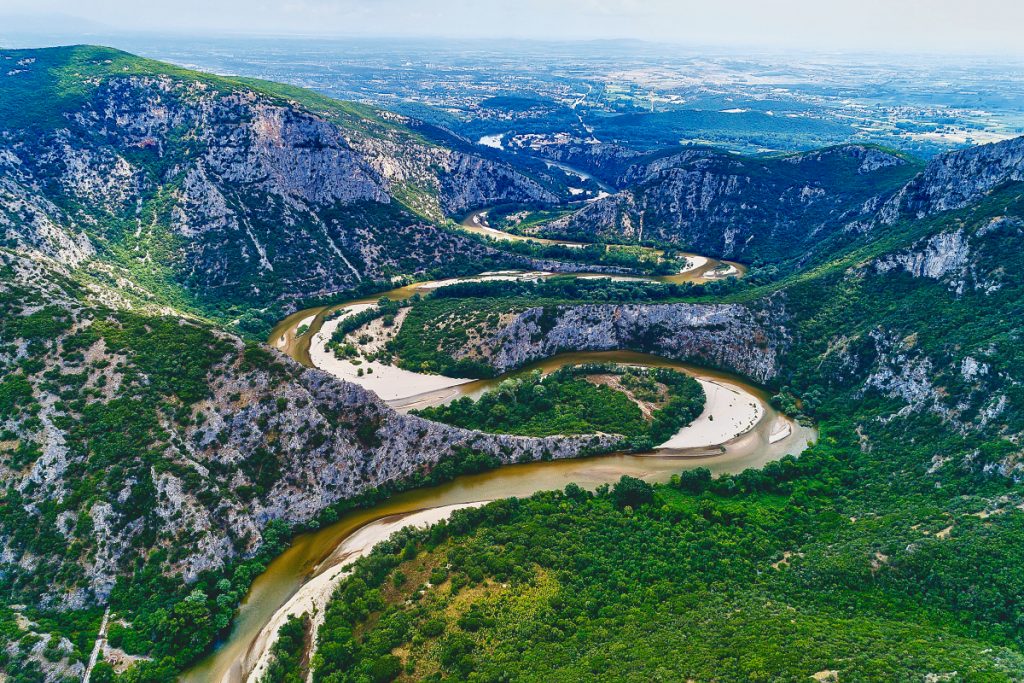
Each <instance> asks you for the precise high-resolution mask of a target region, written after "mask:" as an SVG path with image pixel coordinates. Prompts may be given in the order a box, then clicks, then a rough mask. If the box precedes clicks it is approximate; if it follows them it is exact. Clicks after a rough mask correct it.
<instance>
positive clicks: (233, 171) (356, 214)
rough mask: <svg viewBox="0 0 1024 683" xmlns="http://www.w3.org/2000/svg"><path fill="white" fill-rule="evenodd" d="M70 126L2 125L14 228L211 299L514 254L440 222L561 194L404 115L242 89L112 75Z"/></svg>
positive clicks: (8, 217) (35, 245)
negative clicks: (36, 129) (438, 138)
mask: <svg viewBox="0 0 1024 683" xmlns="http://www.w3.org/2000/svg"><path fill="white" fill-rule="evenodd" d="M64 118H65V119H66V125H65V126H64V127H61V128H58V129H56V130H54V131H52V132H50V133H44V134H42V135H29V134H22V133H21V132H20V131H10V132H9V133H7V134H4V133H3V123H2V122H0V235H3V237H4V238H5V240H6V241H7V242H8V243H13V244H16V245H18V246H21V247H24V248H31V249H36V250H39V251H41V252H42V253H44V254H46V255H49V256H54V257H59V258H61V259H62V260H63V261H65V262H67V263H71V264H79V263H82V262H84V261H86V260H88V259H89V258H90V257H91V256H92V255H93V254H94V252H95V250H96V246H95V245H96V244H98V243H104V244H107V245H112V246H113V247H114V252H115V253H116V254H118V256H119V258H120V260H121V261H123V262H124V263H123V265H125V266H126V267H127V268H128V269H130V270H132V271H147V272H149V273H150V274H152V275H155V276H158V277H162V278H167V277H168V275H169V276H170V278H171V279H172V280H173V281H174V282H175V283H176V284H177V285H179V286H181V287H183V288H185V289H188V290H189V291H190V293H191V294H192V295H194V296H197V297H207V298H210V297H212V298H216V299H228V300H232V301H239V300H242V301H249V302H252V301H255V302H259V303H262V302H270V301H274V300H278V301H280V300H281V299H299V298H308V297H311V296H318V295H319V296H326V295H331V294H335V293H338V292H342V291H347V290H350V289H352V288H353V287H354V286H356V285H358V284H359V283H360V282H361V281H363V280H374V281H377V280H387V279H389V278H390V277H392V276H393V275H395V274H396V273H398V272H402V273H409V272H413V271H415V272H426V271H427V270H430V269H433V268H436V267H438V266H442V265H446V264H450V263H451V262H452V260H453V258H454V257H456V256H465V257H471V258H478V259H479V258H492V259H495V258H499V257H498V256H497V255H495V254H494V253H493V250H490V249H488V248H487V247H484V246H482V245H480V244H478V243H476V242H474V241H471V240H469V239H467V238H466V237H465V236H463V235H460V234H457V233H454V232H452V231H447V230H442V229H440V228H438V227H437V226H436V225H435V224H436V223H438V222H440V221H442V220H445V219H446V217H449V216H455V217H458V216H460V215H461V213H462V212H465V211H468V210H469V209H470V208H475V207H480V206H487V205H492V204H496V203H502V202H542V203H545V202H554V201H557V199H558V196H557V195H556V194H555V193H554V192H553V191H552V190H551V189H550V188H549V187H546V186H544V185H542V184H541V182H539V181H538V180H536V179H534V178H529V177H527V176H525V175H522V174H520V173H519V172H517V171H516V170H515V169H513V168H512V167H511V166H508V165H506V164H503V163H501V162H498V161H494V160H490V159H485V158H482V157H477V156H474V155H472V154H470V153H466V152H463V151H457V150H453V149H448V148H446V147H444V146H441V145H438V144H434V143H431V142H429V141H427V140H426V139H425V138H424V137H422V136H419V135H415V134H414V133H413V128H412V127H411V126H413V124H414V123H415V122H413V121H411V120H408V119H404V118H403V117H398V118H397V120H391V119H389V118H387V116H385V114H384V113H376V112H373V111H372V110H366V111H365V112H363V113H361V114H360V115H358V116H357V115H352V116H351V117H349V118H343V117H339V116H338V115H336V114H332V113H331V112H329V111H323V112H319V111H313V110H312V109H310V108H307V107H304V106H302V105H300V104H298V103H296V102H291V101H287V100H284V99H283V98H281V97H276V96H272V95H270V94H267V93H265V92H262V91H259V90H255V89H250V88H247V87H243V86H241V85H239V86H235V87H231V88H228V89H225V88H224V87H221V86H215V85H211V84H210V83H207V82H205V81H203V80H199V79H191V80H190V79H188V78H183V77H180V76H175V77H171V76H159V75H158V76H114V77H108V78H107V79H106V80H103V81H102V82H100V83H99V84H98V85H97V87H96V88H95V90H94V91H93V92H92V93H91V94H90V96H89V97H88V98H86V99H85V101H84V102H82V103H78V104H76V105H75V107H74V108H72V109H69V110H68V111H67V112H64ZM417 214H418V215H417ZM505 265H513V264H512V263H506V264H505Z"/></svg>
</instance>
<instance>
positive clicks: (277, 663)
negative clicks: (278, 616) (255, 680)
mask: <svg viewBox="0 0 1024 683" xmlns="http://www.w3.org/2000/svg"><path fill="white" fill-rule="evenodd" d="M309 631H310V618H309V615H308V614H303V615H302V616H301V617H295V616H293V617H289V618H288V621H286V622H285V624H284V626H282V627H281V628H280V629H278V631H277V641H276V642H275V643H274V646H273V647H272V648H270V665H269V666H268V667H267V672H266V673H265V674H264V675H263V677H262V678H261V679H260V683H303V682H304V681H305V680H306V671H305V670H304V667H303V654H304V653H305V651H306V649H307V647H308V643H307V641H308V637H309Z"/></svg>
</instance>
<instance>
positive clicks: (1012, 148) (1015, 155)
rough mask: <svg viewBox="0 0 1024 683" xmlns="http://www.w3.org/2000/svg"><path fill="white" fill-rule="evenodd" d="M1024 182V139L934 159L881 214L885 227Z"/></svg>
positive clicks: (888, 203) (950, 208) (959, 205)
mask: <svg viewBox="0 0 1024 683" xmlns="http://www.w3.org/2000/svg"><path fill="white" fill-rule="evenodd" d="M1022 180H1024V137H1019V138H1014V139H1013V140H1007V141H1005V142H997V143H993V144H990V145H980V146H978V147H971V148H968V149H965V150H961V151H958V152H950V153H948V154H943V155H942V156H939V157H937V158H935V159H933V160H932V161H931V162H930V163H929V164H928V166H927V167H926V168H925V170H924V171H922V172H921V173H920V174H919V175H918V176H917V177H916V178H914V179H913V180H912V181H911V182H909V183H908V184H907V185H906V186H905V187H903V189H901V190H900V191H899V193H897V194H896V195H895V196H894V197H892V199H890V200H889V201H888V202H886V204H885V205H884V206H883V207H882V209H881V210H880V211H879V220H880V221H881V222H882V223H883V224H892V223H895V222H896V221H897V220H899V219H900V217H901V216H912V217H915V218H924V217H926V216H930V215H932V214H936V213H939V212H942V211H952V210H954V209H962V208H963V207H965V206H967V205H968V204H970V203H972V202H975V201H977V200H979V199H981V198H982V197H984V196H985V195H987V194H989V193H990V192H992V191H993V190H995V189H996V188H998V187H999V186H1001V185H1003V184H1005V183H1007V182H1012V181H1022Z"/></svg>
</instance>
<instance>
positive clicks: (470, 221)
mask: <svg viewBox="0 0 1024 683" xmlns="http://www.w3.org/2000/svg"><path fill="white" fill-rule="evenodd" d="M488 211H490V209H481V210H479V211H474V212H473V213H471V214H469V215H468V216H466V218H465V220H463V221H462V223H461V224H460V225H459V227H460V228H461V229H463V230H465V231H466V232H471V233H473V234H475V235H481V236H483V237H488V238H490V239H493V240H499V241H500V240H505V241H509V242H535V243H537V244H545V245H551V246H561V247H572V248H578V249H582V248H583V247H586V246H590V243H588V242H574V241H572V240H557V239H549V238H546V237H531V236H528V235H516V234H514V233H511V232H505V231H502V230H498V229H497V228H493V227H491V226H490V224H489V223H488V222H487V213H488ZM604 246H605V247H606V248H610V247H631V248H636V247H637V245H635V244H606V245H604ZM641 248H642V249H645V250H647V251H649V252H651V254H653V255H654V256H657V257H659V258H660V257H661V256H663V255H664V252H663V251H662V250H660V249H655V248H653V247H641ZM682 255H683V256H685V257H686V259H687V261H688V266H687V268H685V269H684V270H682V271H681V272H679V273H675V274H672V275H656V276H643V275H615V276H609V275H605V276H604V277H614V278H615V279H619V280H638V281H646V282H663V283H674V284H682V283H684V282H693V283H698V284H699V283H703V282H710V281H713V280H720V279H722V278H726V277H736V276H738V277H742V276H743V275H745V274H746V272H747V268H746V266H744V265H743V264H741V263H736V262H735V261H721V260H719V259H714V258H710V257H708V256H702V255H700V254H693V253H685V252H684V253H682ZM578 275H579V276H581V277H598V276H599V275H600V274H598V273H579V274H578Z"/></svg>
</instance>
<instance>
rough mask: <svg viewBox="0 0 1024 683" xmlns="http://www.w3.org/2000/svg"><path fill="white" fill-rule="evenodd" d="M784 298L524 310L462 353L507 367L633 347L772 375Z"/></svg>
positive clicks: (763, 377)
mask: <svg viewBox="0 0 1024 683" xmlns="http://www.w3.org/2000/svg"><path fill="white" fill-rule="evenodd" d="M786 323H787V315H786V312H785V307H784V306H783V303H782V299H781V298H773V299H771V300H769V301H768V302H765V303H763V304H758V306H757V307H747V306H742V305H739V304H713V305H702V304H653V305H639V304H589V305H578V306H569V305H566V306H554V307H535V308H529V309H527V310H525V311H523V312H521V313H519V314H517V315H515V316H514V317H512V319H511V320H509V321H508V322H507V323H505V324H501V325H499V326H498V327H496V328H494V329H491V330H489V331H488V332H487V333H485V334H484V335H482V336H481V337H480V338H479V339H477V340H475V341H472V342H470V343H469V344H468V345H467V346H466V347H465V348H463V349H462V350H461V352H460V354H459V356H460V357H464V358H476V359H479V360H483V361H484V362H486V363H488V364H489V365H491V366H492V367H494V368H495V369H497V370H499V371H502V372H504V371H506V370H510V369H513V368H516V367H519V366H522V365H525V364H526V363H529V362H531V361H534V360H538V359H541V358H546V357H548V356H552V355H554V354H556V353H558V352H560V351H608V350H618V349H635V350H640V351H649V352H651V353H655V354H658V355H662V356H666V357H668V358H673V359H677V360H686V361H692V362H695V363H700V364H703V365H710V366H713V367H721V368H725V369H728V370H732V371H735V372H737V373H740V374H742V375H745V376H748V377H751V378H752V379H754V380H756V381H758V382H766V381H768V380H771V379H772V378H774V377H775V376H776V375H777V374H778V372H779V369H780V363H781V357H782V355H783V354H784V353H785V351H786V349H787V348H788V346H789V344H790V342H791V339H790V338H789V335H788V333H787V330H786Z"/></svg>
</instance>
